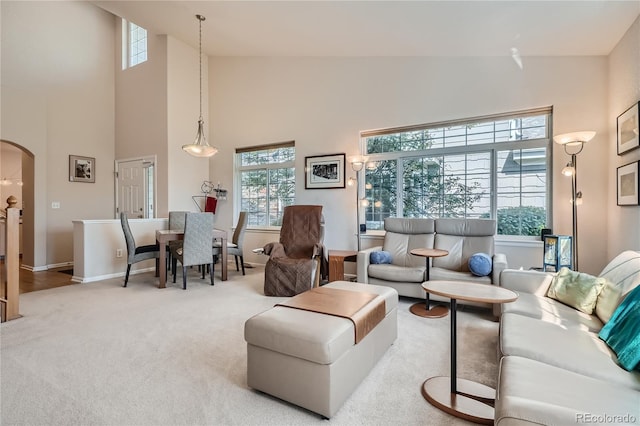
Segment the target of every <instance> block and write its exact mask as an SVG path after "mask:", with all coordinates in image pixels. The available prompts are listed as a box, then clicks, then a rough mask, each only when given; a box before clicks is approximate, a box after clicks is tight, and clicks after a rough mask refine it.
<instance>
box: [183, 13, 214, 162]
mask: <svg viewBox="0 0 640 426" xmlns="http://www.w3.org/2000/svg"><path fill="white" fill-rule="evenodd" d="M196 18H197V19H198V23H199V25H200V33H199V36H200V45H199V50H198V53H199V57H198V58H199V60H200V118H199V119H198V131H197V133H196V139H195V140H194V141H193V143H191V144H188V145H182V149H183V150H184V151H185V152H187V153H189V154H191V155H193V156H194V157H211V156H212V155H215V154H216V153H217V152H218V149H217V148H215V147H213V146H211V145H209V144H208V143H207V138H206V137H205V135H204V120H203V119H202V21H204V20H205V19H206V18H205V17H204V16H202V15H196Z"/></svg>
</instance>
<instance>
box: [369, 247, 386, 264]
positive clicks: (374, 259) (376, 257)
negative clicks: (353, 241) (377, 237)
mask: <svg viewBox="0 0 640 426" xmlns="http://www.w3.org/2000/svg"><path fill="white" fill-rule="evenodd" d="M370 261H371V263H372V264H374V265H377V264H385V263H387V264H388V263H391V253H389V252H388V251H383V250H380V251H372V252H371V255H370Z"/></svg>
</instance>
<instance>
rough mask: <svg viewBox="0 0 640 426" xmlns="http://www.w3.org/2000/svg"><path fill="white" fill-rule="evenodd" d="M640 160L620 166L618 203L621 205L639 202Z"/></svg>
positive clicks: (631, 204)
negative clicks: (639, 170) (639, 172)
mask: <svg viewBox="0 0 640 426" xmlns="http://www.w3.org/2000/svg"><path fill="white" fill-rule="evenodd" d="M639 164H640V161H634V162H633V163H629V164H626V165H624V166H620V167H618V178H617V181H618V185H617V187H618V205H619V206H637V205H640V203H638V186H640V178H639V177H638V176H639V175H638V165H639Z"/></svg>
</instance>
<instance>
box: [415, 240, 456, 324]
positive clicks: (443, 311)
mask: <svg viewBox="0 0 640 426" xmlns="http://www.w3.org/2000/svg"><path fill="white" fill-rule="evenodd" d="M410 253H411V254H412V255H414V256H421V257H424V258H425V263H426V267H427V269H426V271H425V281H429V258H430V257H442V256H447V255H448V254H449V252H448V251H447V250H440V249H431V248H417V249H413V250H411V251H410ZM409 310H410V311H411V313H412V314H414V315H418V316H419V317H425V318H442V317H444V316H447V313H448V312H449V309H447V307H446V306H443V305H437V306H434V307H430V306H429V292H427V294H426V296H425V303H422V302H418V303H415V304H413V305H411V307H410V308H409Z"/></svg>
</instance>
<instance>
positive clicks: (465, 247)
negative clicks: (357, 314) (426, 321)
mask: <svg viewBox="0 0 640 426" xmlns="http://www.w3.org/2000/svg"><path fill="white" fill-rule="evenodd" d="M384 229H385V231H386V233H385V237H384V243H383V245H382V246H378V247H372V248H370V249H366V250H362V251H360V252H359V253H358V258H357V262H358V263H357V273H358V282H361V283H367V284H376V285H386V286H389V287H393V288H395V289H396V290H397V291H398V294H400V295H401V296H407V297H415V298H424V297H425V291H424V290H423V288H422V286H421V284H422V283H423V282H424V281H425V271H426V267H425V258H423V257H418V256H414V255H412V254H411V253H410V252H411V250H412V249H415V248H436V249H442V250H447V251H448V252H449V254H448V255H447V256H443V257H437V258H433V259H429V262H430V265H431V267H430V271H429V279H430V280H431V281H435V280H447V281H472V282H479V283H485V284H494V285H499V280H500V273H501V272H502V270H504V269H505V268H506V267H507V259H506V256H505V255H504V254H496V253H495V252H494V251H495V250H494V236H495V233H496V221H495V220H489V219H448V218H446V219H411V218H387V219H385V221H384ZM381 250H384V251H387V252H389V253H390V254H391V264H372V263H371V262H370V256H371V252H373V251H381ZM476 253H486V254H488V255H489V256H491V257H492V263H493V268H492V271H491V274H490V275H488V276H483V277H479V276H475V275H473V274H472V273H471V272H470V271H469V267H468V262H469V258H470V257H471V256H472V255H474V254H476ZM434 299H438V297H434Z"/></svg>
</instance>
